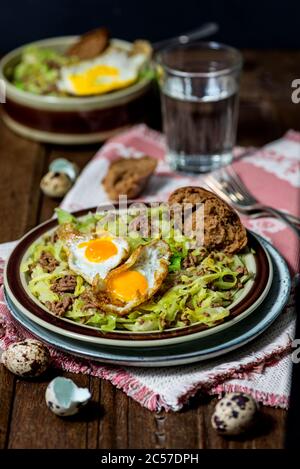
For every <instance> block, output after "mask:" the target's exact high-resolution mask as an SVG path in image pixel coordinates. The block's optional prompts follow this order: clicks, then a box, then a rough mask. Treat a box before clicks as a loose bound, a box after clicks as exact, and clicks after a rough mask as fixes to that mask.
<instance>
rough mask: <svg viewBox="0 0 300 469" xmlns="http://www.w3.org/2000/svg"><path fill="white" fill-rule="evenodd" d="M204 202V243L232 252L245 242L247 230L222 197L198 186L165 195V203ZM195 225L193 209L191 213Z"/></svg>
mask: <svg viewBox="0 0 300 469" xmlns="http://www.w3.org/2000/svg"><path fill="white" fill-rule="evenodd" d="M176 203H180V204H183V203H189V204H193V205H195V204H199V203H202V204H204V246H205V247H207V248H209V249H216V250H220V251H223V252H225V253H228V254H234V253H235V252H238V251H240V250H241V249H243V248H244V247H245V246H246V245H247V232H246V229H245V227H244V225H243V224H242V222H241V220H240V217H239V216H238V214H237V213H236V211H235V210H233V209H232V208H231V207H230V206H229V205H227V203H226V202H224V200H222V199H221V198H220V197H218V196H217V195H215V194H214V193H213V192H210V191H208V190H206V189H203V188H202V187H191V186H190V187H181V188H180V189H176V190H175V191H174V192H172V194H171V195H170V197H169V204H176ZM191 216H192V217H193V218H192V225H194V226H195V220H196V217H197V210H195V211H194V212H193V213H192V215H191Z"/></svg>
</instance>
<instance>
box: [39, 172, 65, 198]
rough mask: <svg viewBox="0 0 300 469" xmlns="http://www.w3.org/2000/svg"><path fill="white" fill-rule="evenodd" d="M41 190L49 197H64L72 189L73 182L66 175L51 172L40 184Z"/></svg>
mask: <svg viewBox="0 0 300 469" xmlns="http://www.w3.org/2000/svg"><path fill="white" fill-rule="evenodd" d="M40 187H41V190H42V191H43V193H44V194H45V195H47V196H48V197H63V196H64V195H65V194H66V193H67V192H68V191H69V190H70V189H71V187H72V181H71V180H70V178H69V177H68V176H67V175H66V174H65V173H58V172H53V171H49V173H47V174H45V176H44V177H43V179H42V180H41V184H40Z"/></svg>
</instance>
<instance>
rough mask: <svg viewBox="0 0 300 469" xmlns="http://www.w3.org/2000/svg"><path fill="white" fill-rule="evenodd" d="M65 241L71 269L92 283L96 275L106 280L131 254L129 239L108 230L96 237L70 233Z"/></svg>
mask: <svg viewBox="0 0 300 469" xmlns="http://www.w3.org/2000/svg"><path fill="white" fill-rule="evenodd" d="M64 242H65V246H66V250H67V253H68V264H69V267H70V269H71V270H73V271H74V272H76V273H77V274H78V275H81V276H82V277H83V278H84V279H85V280H86V281H87V282H88V283H90V284H92V283H93V281H94V279H95V277H96V276H98V278H100V279H101V280H104V279H105V278H106V276H107V274H108V273H109V272H110V271H111V270H112V269H114V268H115V267H117V266H118V265H119V264H120V263H121V262H122V261H123V260H124V259H126V258H127V257H128V255H129V245H128V243H127V241H126V240H125V239H123V238H118V237H116V236H113V235H111V234H109V233H108V232H105V233H104V234H101V235H97V236H96V237H91V236H72V235H70V236H69V238H68V239H65V240H64Z"/></svg>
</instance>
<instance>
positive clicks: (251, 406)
mask: <svg viewBox="0 0 300 469" xmlns="http://www.w3.org/2000/svg"><path fill="white" fill-rule="evenodd" d="M257 411H258V405H257V403H256V401H255V400H254V399H253V397H252V396H250V395H248V394H244V393H240V392H233V393H228V394H226V395H225V396H224V397H223V398H222V399H220V401H219V402H218V403H217V404H216V407H215V411H214V413H213V415H212V418H211V423H212V426H213V428H214V429H215V430H216V431H217V432H218V433H220V434H222V435H240V434H241V433H244V432H245V431H247V430H249V429H250V428H251V427H252V426H253V424H254V422H255V417H256V414H257Z"/></svg>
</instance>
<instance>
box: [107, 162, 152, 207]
mask: <svg viewBox="0 0 300 469" xmlns="http://www.w3.org/2000/svg"><path fill="white" fill-rule="evenodd" d="M156 166H157V160H156V159H155V158H152V157H151V156H142V157H141V158H119V159H117V160H115V161H113V162H111V164H110V166H109V168H108V171H107V174H106V176H105V177H104V179H103V181H102V184H103V187H104V188H105V190H106V192H107V193H108V195H109V197H110V198H111V200H117V199H118V197H119V195H126V196H127V197H128V198H129V199H135V198H136V197H138V196H139V195H140V194H141V193H142V191H143V190H144V189H145V187H146V185H147V183H148V181H149V179H150V177H151V176H152V174H153V173H154V171H155V169H156Z"/></svg>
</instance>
